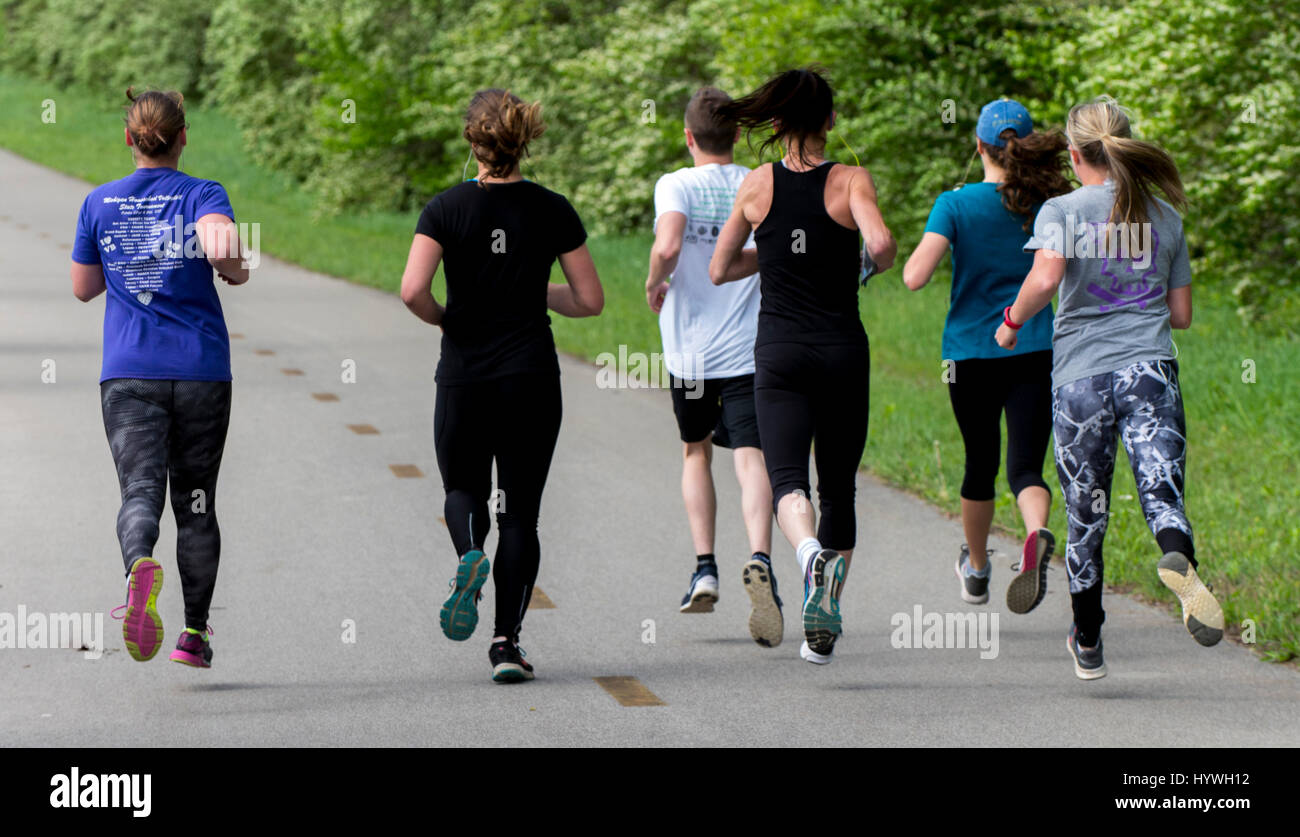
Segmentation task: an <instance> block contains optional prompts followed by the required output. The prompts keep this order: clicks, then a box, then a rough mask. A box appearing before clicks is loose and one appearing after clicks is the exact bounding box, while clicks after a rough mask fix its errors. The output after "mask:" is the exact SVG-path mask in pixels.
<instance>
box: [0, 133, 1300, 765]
mask: <svg viewBox="0 0 1300 837" xmlns="http://www.w3.org/2000/svg"><path fill="white" fill-rule="evenodd" d="M0 180H2V181H3V184H4V188H3V197H4V199H3V202H2V203H3V205H2V206H0V283H2V284H0V295H2V296H0V298H2V299H3V306H2V307H0V475H2V478H0V532H2V533H3V538H2V539H0V548H2V549H3V553H4V559H3V562H0V619H3V618H4V617H3V615H2V614H4V613H8V614H17V613H18V609H19V608H20V607H22V608H25V609H26V611H27V612H28V613H35V612H41V613H50V612H83V611H91V612H100V613H106V612H107V611H108V610H110V609H111V608H113V607H114V606H116V605H117V604H119V603H120V602H121V599H122V575H121V563H120V560H119V553H118V548H117V543H116V540H115V538H114V535H113V523H114V518H115V515H116V511H117V502H118V498H117V490H118V489H117V484H116V480H115V477H114V474H113V468H112V463H111V459H110V457H109V452H108V446H107V444H106V442H105V439H104V431H103V427H102V424H101V420H100V415H99V401H98V391H97V387H96V382H97V380H98V373H99V360H100V322H101V319H102V315H103V304H104V303H103V300H102V297H101V298H100V299H99V300H96V301H95V302H93V303H91V304H89V305H82V304H80V303H78V302H77V301H76V300H75V299H74V298H73V297H72V295H71V293H70V288H69V282H68V279H67V261H68V256H69V247H70V245H71V242H72V235H73V228H74V223H75V219H76V213H77V208H78V206H79V205H80V202H81V200H82V198H83V197H84V195H85V194H86V192H87V191H88V189H89V188H90V187H89V185H88V184H86V183H83V182H81V181H78V180H75V179H72V178H69V177H65V176H63V175H60V174H56V173H53V172H50V171H48V170H46V169H43V168H41V167H38V166H35V165H33V164H31V163H28V162H25V161H23V160H21V159H19V158H16V157H14V156H12V155H9V154H6V153H3V152H0ZM258 220H262V221H263V235H262V241H263V243H264V245H267V246H270V247H274V242H275V221H274V220H273V219H258ZM221 293H222V301H223V304H224V305H225V307H226V315H227V319H228V322H229V326H230V330H231V332H232V333H234V334H238V335H241V336H240V337H237V338H235V339H234V340H232V354H233V363H234V374H235V403H234V415H233V418H232V421H231V433H230V439H229V442H228V445H227V455H226V459H225V465H224V468H223V471H222V476H221V488H220V492H219V493H220V497H219V503H218V506H219V513H220V519H221V523H222V533H223V539H224V554H223V564H222V569H221V576H220V580H219V583H218V588H217V594H216V599H215V602H214V608H213V611H212V623H213V627H214V628H215V631H216V635H215V638H214V645H213V647H214V649H215V651H216V658H215V667H214V668H213V669H211V670H209V671H196V670H194V669H190V668H186V667H183V666H178V665H174V664H170V663H168V662H167V661H166V659H165V651H164V652H163V653H162V654H160V655H159V656H158V657H157V658H155V659H154V660H153V661H152V662H150V663H148V664H145V665H141V664H139V663H136V662H134V661H132V660H131V659H130V658H129V657H128V656H127V654H126V653H125V651H124V650H123V646H122V640H121V634H120V632H118V631H115V630H114V629H115V628H117V623H114V622H111V621H110V622H106V638H107V650H106V652H105V653H104V654H103V656H102V657H101V658H100V659H98V660H88V659H86V658H85V655H84V654H82V653H80V652H78V651H73V650H67V649H54V650H32V649H13V648H6V649H0V745H74V746H81V745H95V746H115V745H124V744H132V745H139V744H158V745H204V746H208V745H334V744H343V745H370V744H387V745H410V744H414V745H512V744H517V745H542V744H560V745H635V746H645V745H687V746H690V745H788V744H812V743H823V744H825V743H829V744H843V745H952V744H973V745H1007V746H1032V745H1065V746H1079V745H1094V744H1097V745H1133V744H1142V745H1174V746H1176V745H1183V744H1202V745H1269V744H1288V745H1292V746H1295V745H1297V744H1300V725H1297V724H1296V723H1295V719H1296V718H1297V717H1300V676H1297V674H1296V672H1295V671H1294V670H1292V669H1290V668H1282V667H1276V666H1270V665H1267V664H1264V663H1260V662H1257V661H1256V660H1255V659H1254V658H1253V657H1252V655H1251V654H1250V653H1249V652H1248V651H1246V650H1244V649H1242V648H1240V647H1237V646H1234V645H1232V644H1230V643H1224V644H1222V645H1220V646H1219V647H1216V648H1213V649H1202V648H1201V647H1199V646H1198V645H1196V643H1195V642H1193V641H1192V639H1191V638H1190V637H1189V636H1188V635H1187V634H1186V633H1185V631H1184V630H1183V628H1182V626H1181V625H1180V624H1179V623H1178V622H1177V621H1176V620H1175V619H1173V618H1172V617H1171V616H1169V615H1168V614H1167V613H1164V612H1161V611H1158V610H1155V609H1152V608H1149V607H1146V606H1144V605H1141V604H1138V603H1136V602H1135V601H1133V600H1131V599H1128V598H1126V597H1123V596H1119V595H1112V596H1110V597H1108V600H1107V609H1108V613H1109V620H1108V622H1107V628H1106V642H1107V646H1106V650H1107V664H1108V666H1109V668H1110V672H1111V673H1110V675H1109V676H1108V677H1106V678H1105V679H1103V680H1100V681H1096V682H1092V683H1084V682H1081V681H1079V680H1077V679H1076V678H1075V677H1074V674H1073V671H1072V669H1071V664H1070V661H1069V658H1068V656H1067V653H1066V650H1065V641H1064V637H1065V630H1066V628H1067V627H1068V625H1069V621H1070V620H1069V600H1068V596H1067V595H1066V594H1065V592H1064V578H1063V575H1062V573H1061V572H1059V571H1056V570H1053V571H1052V573H1051V578H1050V592H1049V593H1048V596H1047V599H1046V600H1045V601H1044V603H1043V604H1042V605H1041V606H1040V607H1039V608H1038V609H1037V610H1036V611H1035V612H1034V613H1032V614H1030V615H1028V616H1023V617H1016V616H1013V615H1012V614H1010V613H1009V612H1007V611H1006V610H1005V608H1004V607H1003V606H1002V605H1001V604H1000V603H1001V601H1002V598H1003V595H1004V593H1005V589H1006V583H1007V581H1008V579H1009V577H1010V573H1009V571H1008V566H1009V564H1010V563H1011V561H1012V556H1013V555H1014V552H1015V549H1016V545H1015V544H1014V543H1012V542H1009V541H1006V540H1001V539H999V540H996V541H995V543H994V546H995V547H996V548H997V549H998V551H999V555H998V556H997V557H996V559H995V562H996V572H995V576H994V581H993V602H994V604H993V605H990V606H987V607H983V608H974V609H975V610H979V611H983V612H987V613H989V614H990V615H991V614H997V615H998V617H999V619H998V626H999V629H1000V630H999V634H998V638H999V643H998V649H997V650H998V653H997V656H996V657H995V658H993V659H981V655H980V651H979V650H978V649H929V650H925V649H899V648H895V647H893V645H892V644H891V641H890V637H891V632H892V631H893V624H892V618H893V616H894V614H897V613H906V614H912V613H914V610H915V608H917V607H920V608H921V609H922V610H923V611H925V612H941V613H946V612H961V611H963V610H966V609H967V607H966V606H965V605H963V604H962V602H961V601H960V599H959V598H958V596H957V592H956V589H955V584H956V582H955V580H954V578H953V575H952V570H951V568H950V564H951V561H952V559H953V555H954V552H955V549H956V547H957V545H958V544H960V542H961V540H962V536H961V532H960V527H959V525H958V523H957V522H956V521H954V520H950V519H948V518H946V517H945V516H944V515H942V514H940V513H939V512H938V511H936V510H935V509H933V508H931V507H929V506H927V505H925V504H923V503H921V502H919V501H917V500H915V499H913V498H911V497H908V496H907V495H904V494H902V493H900V492H898V491H895V490H892V489H890V488H888V487H886V486H884V485H882V484H881V483H879V482H877V481H876V480H874V479H872V478H871V477H869V476H866V475H863V476H861V477H860V479H859V484H858V491H859V498H860V499H859V504H858V513H859V531H860V532H861V538H862V540H861V542H860V552H859V557H858V558H857V559H856V561H855V565H854V568H853V572H852V574H851V575H850V577H849V581H848V585H847V589H846V594H845V603H844V610H845V630H846V636H845V638H844V639H843V640H842V641H841V644H840V647H839V650H838V651H837V654H836V661H835V663H834V664H833V665H831V666H827V667H824V668H822V667H815V666H811V665H809V664H807V663H804V662H802V661H800V660H799V657H798V644H799V643H798V628H797V614H793V613H792V614H788V615H787V620H786V637H787V640H786V642H785V643H784V644H783V645H781V646H780V647H779V648H776V649H772V650H767V649H763V648H760V647H758V646H756V645H755V644H754V643H753V642H751V641H750V640H749V638H748V633H747V631H746V629H745V618H746V615H747V613H748V599H747V597H746V596H745V594H744V591H743V589H742V584H741V581H740V576H739V567H740V563H741V561H742V559H743V558H744V557H745V552H746V550H745V541H744V537H743V529H742V526H741V521H740V517H739V512H738V508H739V506H738V492H737V490H736V487H735V485H734V480H733V479H732V478H731V477H730V474H731V461H730V456H729V454H728V453H726V452H725V451H720V452H719V455H718V457H717V461H716V465H715V467H716V469H717V473H718V474H720V475H723V478H722V479H720V480H719V503H720V507H721V508H722V509H723V512H724V513H723V515H722V518H721V520H720V522H719V542H718V549H717V551H718V554H719V560H720V566H721V567H722V569H723V579H722V591H721V592H722V600H721V603H720V605H719V608H718V611H717V612H715V613H714V614H713V615H710V616H698V615H697V616H684V615H680V614H678V613H677V612H676V603H677V601H678V599H679V597H680V596H681V594H682V591H683V587H684V584H685V582H686V580H687V578H688V576H689V573H690V570H691V568H692V562H693V557H692V555H691V548H690V541H689V538H688V536H687V533H686V527H685V522H684V515H683V512H682V509H681V499H680V496H679V494H678V479H679V472H678V467H679V466H678V453H677V452H678V443H677V439H676V433H675V427H674V423H673V419H672V413H671V409H670V405H669V400H668V397H667V395H666V394H665V393H663V392H659V391H655V392H651V391H646V390H635V391H633V390H600V389H598V388H597V387H596V384H595V380H596V379H595V372H594V368H593V367H591V366H588V365H585V364H583V363H580V362H578V361H575V360H571V359H563V360H562V361H561V365H562V368H563V381H564V399H565V421H564V428H563V431H562V433H561V436H560V442H559V449H558V451H557V454H556V461H555V466H554V469H553V472H552V477H551V481H550V485H549V487H548V491H547V495H546V498H545V503H544V508H543V513H542V521H543V524H542V531H541V538H542V548H543V559H542V570H541V576H540V578H539V582H538V584H539V587H540V588H541V589H542V590H543V591H544V592H545V593H546V595H547V597H548V598H549V599H550V600H551V601H552V602H553V603H554V605H555V607H554V608H553V609H543V610H534V611H533V612H531V613H530V614H529V617H528V620H527V623H526V625H525V632H524V637H523V644H524V647H525V648H527V649H528V650H529V652H530V654H531V657H532V659H533V660H534V661H535V662H536V665H537V668H538V675H539V676H538V679H537V680H536V681H535V682H533V683H531V684H527V685H523V686H516V687H504V686H499V685H495V684H493V683H492V682H491V681H490V680H489V677H488V674H489V668H488V665H487V639H488V636H487V627H486V626H481V627H480V631H479V634H478V635H476V636H475V638H474V639H473V640H471V641H470V642H467V643H461V644H453V643H451V642H449V641H447V640H445V639H444V638H443V637H442V635H441V634H440V632H439V630H438V625H437V610H438V606H439V604H440V602H441V599H442V596H443V595H444V592H445V589H446V588H445V584H446V579H447V578H448V577H449V575H450V574H451V571H452V568H453V563H454V560H455V557H454V556H453V554H452V552H451V547H450V543H449V540H448V538H447V536H446V531H445V529H444V527H443V525H442V524H441V523H440V521H439V515H440V514H441V508H442V491H441V486H440V483H439V481H438V479H437V476H436V475H437V467H436V463H435V461H434V456H433V443H432V415H433V370H434V364H435V362H436V354H437V344H436V340H435V339H434V334H435V332H434V331H433V330H431V329H430V328H428V327H427V326H424V325H423V324H421V323H420V322H418V321H417V320H416V319H415V318H414V317H412V316H410V315H409V314H408V313H407V312H406V310H405V309H404V307H403V306H402V304H401V302H399V301H398V300H397V299H396V298H395V297H394V296H392V295H389V294H385V293H381V292H378V291H374V290H370V289H366V288H360V287H356V286H353V285H349V284H347V283H344V282H341V281H338V280H335V279H331V278H327V277H324V276H319V275H316V274H313V273H310V272H308V271H305V270H302V269H300V268H297V267H294V266H292V265H287V264H283V263H279V262H276V261H274V260H271V259H266V260H265V261H264V263H263V266H262V267H261V268H260V270H259V271H258V272H257V275H256V277H255V278H254V280H253V281H252V282H251V283H250V284H249V285H247V286H245V287H242V288H228V287H225V286H222V288H221ZM47 359H49V360H53V361H54V362H55V364H56V366H55V371H56V380H55V382H53V383H44V382H42V369H43V363H44V362H45V361H46V360H47ZM349 359H350V360H352V361H355V364H356V382H355V383H343V382H342V381H341V375H340V371H341V365H342V364H343V363H344V361H345V360H349ZM286 369H290V370H300V372H301V374H286V373H285V372H284V370H286ZM313 393H330V394H332V395H334V396H336V397H337V399H338V400H337V401H323V400H318V399H316V398H315V397H313ZM521 408H522V409H523V410H524V411H525V412H526V409H527V408H526V405H521ZM350 424H358V425H359V424H369V425H372V426H373V427H374V428H376V429H377V430H378V431H379V432H378V433H377V434H373V433H372V434H365V435H361V434H357V433H354V432H353V431H352V430H350V429H349V425H350ZM390 465H414V466H416V467H417V468H418V469H419V470H420V471H421V472H422V473H423V474H424V476H423V477H421V478H399V477H397V476H395V474H394V472H393V471H392V470H391V469H390V467H389V466H390ZM163 527H164V528H163V532H164V534H163V537H162V540H161V541H160V543H159V545H158V550H157V553H156V554H157V556H158V557H159V559H160V560H161V561H162V563H163V565H164V567H165V568H167V570H168V573H169V574H168V577H167V584H166V586H165V589H164V592H163V595H162V603H161V609H162V613H163V618H164V620H165V623H166V625H167V627H168V635H167V641H168V642H169V643H170V642H172V641H174V631H175V630H177V629H178V627H179V626H180V624H181V614H182V608H181V598H180V587H179V584H178V583H177V575H176V573H175V572H174V571H173V568H174V559H173V558H172V556H173V555H174V545H175V529H174V526H173V525H172V523H171V520H170V518H169V517H168V518H167V519H165V520H164V524H163ZM775 562H776V567H777V572H778V577H779V579H780V581H781V582H782V583H783V584H784V585H785V591H786V598H787V599H788V600H790V601H794V600H796V599H798V597H799V593H798V586H799V585H798V580H797V570H796V569H795V562H794V558H793V553H792V551H791V550H790V548H789V547H788V546H786V545H785V544H784V543H781V544H780V545H779V546H778V548H777V549H776V555H775ZM1153 562H1154V556H1153ZM1152 571H1153V572H1154V565H1153V567H1152ZM488 601H489V602H490V601H491V599H490V597H489V599H488ZM792 610H794V608H792ZM345 620H353V621H354V623H355V626H356V636H355V642H351V643H349V642H345V641H344V637H343V635H344V627H343V626H344V622H345ZM645 620H653V623H654V640H655V641H654V643H653V644H648V643H646V642H643V638H644V636H645V634H646V630H645V628H644V622H645ZM616 675H626V676H632V677H635V678H637V679H638V681H639V682H640V683H641V684H642V685H644V687H646V688H647V689H649V690H650V691H652V692H653V693H654V695H656V696H657V697H658V698H659V699H660V700H661V701H662V702H663V705H660V706H624V705H621V704H620V703H619V702H618V701H617V700H615V699H614V697H612V696H611V695H610V694H608V693H607V692H606V691H605V690H604V689H602V687H601V686H600V685H598V684H597V683H596V682H595V681H594V680H593V678H596V677H602V676H616ZM145 730H148V731H149V732H148V734H147V735H145V734H144V733H143V732H142V731H145Z"/></svg>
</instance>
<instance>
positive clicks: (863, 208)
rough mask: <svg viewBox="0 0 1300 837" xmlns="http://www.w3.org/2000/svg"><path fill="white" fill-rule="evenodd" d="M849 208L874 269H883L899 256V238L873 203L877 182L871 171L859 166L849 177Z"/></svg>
mask: <svg viewBox="0 0 1300 837" xmlns="http://www.w3.org/2000/svg"><path fill="white" fill-rule="evenodd" d="M849 212H851V213H853V222H854V223H855V224H857V225H858V231H859V232H861V233H862V240H863V241H864V242H866V247H867V256H869V257H870V258H871V261H873V262H875V265H876V272H877V273H883V272H884V271H886V270H888V269H889V268H891V267H893V266H894V259H895V257H897V256H898V242H897V241H894V235H893V233H891V232H890V231H889V227H887V226H885V219H884V218H883V217H882V216H881V214H880V207H879V206H878V205H877V204H876V184H875V182H874V181H873V180H872V179H871V173H870V172H869V171H867V170H866V169H865V168H862V167H860V166H859V167H857V170H856V171H854V172H853V175H852V177H851V179H850V180H849Z"/></svg>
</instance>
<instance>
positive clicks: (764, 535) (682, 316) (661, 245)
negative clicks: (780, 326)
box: [646, 87, 784, 647]
mask: <svg viewBox="0 0 1300 837" xmlns="http://www.w3.org/2000/svg"><path fill="white" fill-rule="evenodd" d="M729 101H731V99H730V97H728V96H727V94H725V93H723V92H722V91H721V90H718V89H717V88H713V87H704V88H701V89H700V90H698V91H697V92H696V93H695V95H694V96H692V97H691V101H690V103H689V104H688V105H687V106H686V130H685V134H686V148H687V150H688V151H689V152H690V154H691V158H692V159H693V160H694V161H695V165H694V166H692V167H688V168H682V169H678V170H677V171H674V172H671V173H669V174H665V175H664V176H663V177H661V178H659V182H658V183H657V184H655V243H654V246H653V248H651V251H650V274H649V276H648V277H647V279H646V301H647V302H648V303H649V305H650V310H651V311H654V312H655V313H657V314H658V315H659V331H660V333H661V334H662V335H663V342H664V365H665V366H666V367H667V368H668V372H669V374H670V376H671V382H672V387H671V389H672V398H673V412H674V413H675V414H676V416H677V426H678V429H679V430H680V431H681V438H682V444H683V447H684V463H683V466H682V496H683V498H684V499H685V501H686V518H687V520H688V521H689V523H690V528H691V540H692V541H693V542H694V546H695V552H696V568H695V572H694V574H693V575H692V576H691V586H690V590H689V591H687V593H686V595H685V596H684V597H683V598H682V605H681V611H682V612H683V613H709V612H712V610H713V604H714V602H716V601H717V600H718V567H717V562H716V559H715V558H714V555H713V537H714V528H715V523H716V515H717V497H716V495H715V493H714V490H713V471H712V462H713V445H714V444H717V445H720V446H722V447H726V448H732V449H733V450H734V451H735V457H734V458H735V465H736V479H737V480H739V482H740V490H741V505H742V506H743V512H744V518H745V529H746V531H747V532H748V534H749V548H750V552H751V553H752V556H751V558H750V559H749V561H747V562H746V563H745V566H744V570H743V579H744V583H745V589H746V591H747V592H748V593H749V596H750V604H751V607H750V614H749V632H750V634H751V635H752V636H753V637H754V641H755V642H757V643H758V644H759V645H764V646H767V647H773V646H776V645H779V644H780V643H781V638H782V634H783V632H784V627H783V621H782V616H781V600H780V598H779V597H778V596H777V591H776V577H775V576H774V575H773V574H772V564H771V560H770V558H769V552H770V551H771V546H772V488H771V484H770V483H769V481H768V476H767V469H766V467H765V465H764V463H763V453H762V450H761V449H760V447H759V438H758V420H757V417H756V414H755V412H754V338H755V336H756V333H757V329H758V302H759V292H758V275H757V274H755V275H753V276H750V277H748V278H746V279H742V280H741V281H739V282H732V283H728V284H725V285H722V286H715V285H714V284H713V283H712V282H710V281H709V260H710V259H711V258H712V257H713V247H714V244H715V243H716V242H717V238H718V233H719V232H720V231H721V229H722V225H723V223H725V222H726V220H727V216H728V215H730V214H731V207H732V204H733V203H734V201H735V198H736V190H737V189H738V188H739V187H740V182H741V181H742V180H743V179H744V178H745V175H746V174H748V173H749V169H747V168H745V167H744V166H740V165H736V164H735V163H733V162H732V148H733V147H734V145H735V143H736V140H737V138H738V137H739V131H738V130H737V128H736V125H735V123H734V122H727V121H724V120H721V119H719V118H718V116H717V113H716V111H717V108H718V106H719V105H722V104H723V103H725V102H729ZM670 276H671V282H670V281H669V277H670Z"/></svg>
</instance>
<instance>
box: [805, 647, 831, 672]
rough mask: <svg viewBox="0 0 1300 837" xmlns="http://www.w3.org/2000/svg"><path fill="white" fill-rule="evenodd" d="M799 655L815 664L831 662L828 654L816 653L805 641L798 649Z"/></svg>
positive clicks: (821, 664) (820, 664)
mask: <svg viewBox="0 0 1300 837" xmlns="http://www.w3.org/2000/svg"><path fill="white" fill-rule="evenodd" d="M799 656H800V657H802V658H803V659H804V660H806V661H808V662H810V663H812V664H813V665H815V666H824V665H830V662H831V655H830V654H818V653H817V652H816V651H814V650H812V649H811V648H809V647H808V643H806V642H805V643H804V644H803V646H802V647H801V648H800V649H799Z"/></svg>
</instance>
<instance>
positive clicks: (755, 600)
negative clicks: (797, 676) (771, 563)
mask: <svg viewBox="0 0 1300 837" xmlns="http://www.w3.org/2000/svg"><path fill="white" fill-rule="evenodd" d="M742 576H743V578H744V580H745V592H746V593H748V594H749V635H750V636H752V637H753V638H754V642H757V643H758V644H759V645H761V646H763V647H764V648H775V647H776V646H778V645H780V644H781V640H782V639H784V638H785V618H784V617H783V616H782V615H781V608H780V607H778V606H777V604H776V594H775V593H773V592H772V575H771V570H770V569H769V568H768V565H767V564H765V563H764V562H762V561H757V560H751V561H750V562H749V563H747V564H745V569H744V571H743V573H742Z"/></svg>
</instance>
